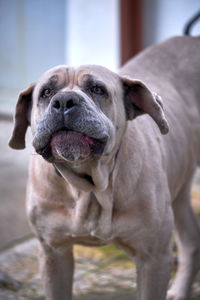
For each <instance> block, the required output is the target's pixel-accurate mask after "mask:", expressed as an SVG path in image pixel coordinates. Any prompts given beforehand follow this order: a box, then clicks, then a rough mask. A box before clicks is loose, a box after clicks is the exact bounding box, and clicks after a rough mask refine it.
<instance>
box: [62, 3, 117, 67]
mask: <svg viewBox="0 0 200 300" xmlns="http://www.w3.org/2000/svg"><path fill="white" fill-rule="evenodd" d="M66 26H67V32H68V35H67V41H66V42H67V44H66V60H67V63H68V64H70V65H76V66H77V65H81V64H100V65H104V66H106V67H108V68H110V69H112V70H116V69H117V68H118V66H119V0H68V7H67V24H66Z"/></svg>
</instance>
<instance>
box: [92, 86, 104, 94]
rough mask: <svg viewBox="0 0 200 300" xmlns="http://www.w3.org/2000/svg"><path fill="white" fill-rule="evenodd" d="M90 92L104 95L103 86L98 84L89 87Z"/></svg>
mask: <svg viewBox="0 0 200 300" xmlns="http://www.w3.org/2000/svg"><path fill="white" fill-rule="evenodd" d="M90 92H91V93H93V94H96V95H105V93H106V92H105V89H104V88H103V87H100V86H98V85H95V86H93V87H91V88H90Z"/></svg>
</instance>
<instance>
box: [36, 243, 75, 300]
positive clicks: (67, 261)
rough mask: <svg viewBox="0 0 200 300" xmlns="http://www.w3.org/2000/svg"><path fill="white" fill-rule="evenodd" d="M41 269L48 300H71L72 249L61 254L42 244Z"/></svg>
mask: <svg viewBox="0 0 200 300" xmlns="http://www.w3.org/2000/svg"><path fill="white" fill-rule="evenodd" d="M40 267H41V274H42V278H43V283H44V289H45V296H46V300H58V299H59V300H71V299H72V282H73V270H74V259H73V252H72V247H69V248H68V249H67V250H66V251H65V252H60V251H57V250H54V249H52V248H50V247H49V246H46V245H43V244H42V245H41V255H40Z"/></svg>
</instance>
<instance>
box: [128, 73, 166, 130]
mask: <svg viewBox="0 0 200 300" xmlns="http://www.w3.org/2000/svg"><path fill="white" fill-rule="evenodd" d="M122 83H123V89H124V105H125V111H126V116H127V119H128V120H133V119H134V118H136V117H137V116H139V115H142V114H145V113H146V114H149V115H150V116H151V117H152V119H153V120H154V121H155V122H156V124H157V125H158V127H159V129H160V132H161V133H162V134H166V133H168V131H169V126H168V122H167V120H166V118H165V115H164V111H163V104H162V100H161V97H160V96H159V95H157V94H155V93H152V92H151V91H150V90H149V89H148V88H147V87H146V86H145V85H144V83H142V82H141V81H139V80H133V79H131V78H129V77H122Z"/></svg>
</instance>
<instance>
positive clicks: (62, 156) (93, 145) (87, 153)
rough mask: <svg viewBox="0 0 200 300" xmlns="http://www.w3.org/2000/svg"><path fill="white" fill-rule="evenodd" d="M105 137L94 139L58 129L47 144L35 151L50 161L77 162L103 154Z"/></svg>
mask: <svg viewBox="0 0 200 300" xmlns="http://www.w3.org/2000/svg"><path fill="white" fill-rule="evenodd" d="M105 145H106V140H105V139H99V140H98V139H94V138H92V137H89V136H87V135H86V134H83V133H81V132H76V131H71V130H66V129H63V130H59V131H57V132H55V133H54V134H53V135H52V136H51V139H50V141H49V142H48V144H47V145H46V146H45V147H43V148H42V149H38V150H36V152H37V153H38V154H40V155H42V157H43V158H44V159H46V160H48V161H50V162H53V161H55V160H56V161H63V160H64V161H68V162H77V161H83V160H86V159H88V158H90V157H91V156H92V155H95V156H98V155H99V156H100V155H102V154H103V151H104V148H105Z"/></svg>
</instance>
